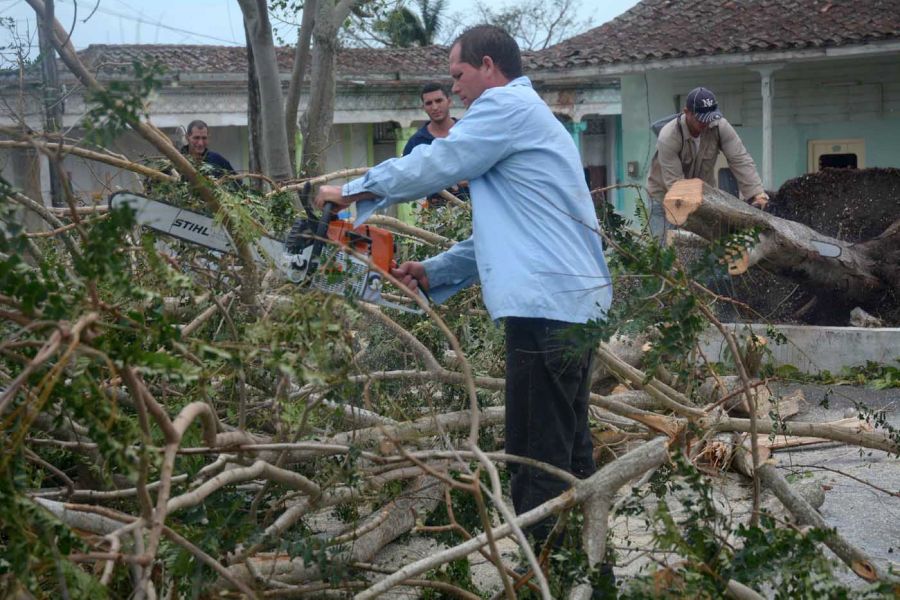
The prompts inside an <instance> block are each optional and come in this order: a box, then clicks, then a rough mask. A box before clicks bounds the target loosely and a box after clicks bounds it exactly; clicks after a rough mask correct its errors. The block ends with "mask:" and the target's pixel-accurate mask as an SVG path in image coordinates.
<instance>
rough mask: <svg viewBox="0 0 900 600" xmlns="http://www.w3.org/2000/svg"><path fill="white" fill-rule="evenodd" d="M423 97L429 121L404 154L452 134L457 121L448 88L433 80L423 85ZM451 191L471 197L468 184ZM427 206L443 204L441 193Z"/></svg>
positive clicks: (432, 206)
mask: <svg viewBox="0 0 900 600" xmlns="http://www.w3.org/2000/svg"><path fill="white" fill-rule="evenodd" d="M419 96H420V97H421V98H422V108H423V109H425V113H426V114H427V115H428V119H429V121H428V122H427V123H425V124H424V125H422V127H421V128H420V129H419V130H418V131H417V132H415V133H414V134H413V136H412V137H411V138H409V141H408V142H406V146H404V148H403V156H406V155H407V154H409V153H410V152H412V151H413V148H415V147H416V146H419V145H421V144H430V143H431V142H433V141H434V140H435V138H445V137H447V136H448V135H450V128H451V127H453V125H454V124H455V123H456V119H454V118H453V117H451V116H450V106H451V105H452V104H453V101H452V100H451V99H450V95H449V94H448V93H447V89H446V88H445V87H444V86H443V85H441V84H440V83H437V82H435V81H431V82H429V83H426V84H425V85H423V86H422V91H421V92H419ZM450 192H451V193H453V194H456V195H457V196H461V197H462V198H463V199H464V200H468V199H469V188H468V187H467V186H454V187H452V188H450ZM426 202H427V204H426V208H434V207H438V206H442V205H443V204H444V202H445V200H444V199H443V198H441V196H440V195H439V194H432V195H431V196H429V197H428V198H427V201H426Z"/></svg>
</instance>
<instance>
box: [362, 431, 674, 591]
mask: <svg viewBox="0 0 900 600" xmlns="http://www.w3.org/2000/svg"><path fill="white" fill-rule="evenodd" d="M667 458H668V443H667V440H666V439H664V438H657V439H655V440H653V441H650V442H647V443H646V444H643V445H642V446H640V447H639V448H637V449H635V450H632V451H631V452H629V453H628V454H625V455H624V456H622V457H621V458H619V459H617V460H616V461H614V462H612V463H610V464H608V465H606V466H604V467H603V468H602V469H600V470H599V471H597V472H596V473H594V474H593V475H591V476H590V477H589V478H587V479H584V480H582V481H579V482H578V484H577V485H575V486H574V487H573V488H571V489H569V490H568V491H566V492H564V493H563V494H561V495H559V496H557V497H556V498H553V499H551V500H548V501H547V502H545V503H543V504H541V505H540V506H537V507H535V508H533V509H531V510H529V511H528V512H526V513H523V514H521V515H518V516H517V517H516V519H515V523H516V525H518V526H519V527H527V526H529V525H533V524H535V523H537V522H539V521H541V520H543V519H544V518H546V517H547V516H548V515H551V514H553V513H557V512H560V511H562V510H565V509H567V508H571V507H573V506H576V505H578V504H580V503H582V502H584V501H585V500H587V498H589V497H590V496H592V495H593V494H596V493H598V492H599V491H600V490H614V489H618V488H620V487H622V486H623V485H625V484H626V483H628V482H629V481H631V480H632V479H634V478H635V477H637V476H639V475H641V474H642V473H644V472H646V471H648V470H650V469H655V468H656V467H658V466H659V465H661V464H662V463H663V462H665V460H666V459H667ZM510 533H512V526H511V525H510V524H509V523H506V524H503V525H501V526H499V527H495V528H494V529H493V530H492V531H491V534H492V535H493V536H494V537H495V538H497V539H499V538H501V537H506V536H508V535H509V534H510ZM486 543H487V534H485V533H482V534H481V535H479V536H477V537H474V538H472V539H471V540H468V541H466V542H464V543H462V544H459V545H457V546H454V547H452V548H449V549H448V550H445V551H442V552H439V553H437V554H434V555H432V556H428V557H425V558H423V559H420V560H418V561H416V562H414V563H410V564H408V565H406V566H404V567H402V568H401V569H398V570H397V571H396V572H394V573H393V574H392V575H389V576H387V577H385V578H384V579H382V580H381V581H378V582H377V583H375V584H374V585H372V586H371V587H370V588H368V589H367V590H365V591H363V592H361V593H360V594H357V595H356V596H354V599H355V600H370V599H372V598H375V597H377V596H378V595H380V594H383V593H384V592H386V591H387V590H389V589H391V588H393V587H394V586H397V585H399V584H400V582H402V581H403V580H405V579H408V578H410V577H415V576H416V575H419V574H421V573H424V572H426V571H428V570H430V569H433V568H435V567H438V566H440V565H442V564H444V563H447V562H450V561H451V560H455V559H457V558H462V557H463V556H467V555H468V554H471V553H472V552H474V551H476V550H477V549H478V548H481V547H482V546H484V545H485V544H486Z"/></svg>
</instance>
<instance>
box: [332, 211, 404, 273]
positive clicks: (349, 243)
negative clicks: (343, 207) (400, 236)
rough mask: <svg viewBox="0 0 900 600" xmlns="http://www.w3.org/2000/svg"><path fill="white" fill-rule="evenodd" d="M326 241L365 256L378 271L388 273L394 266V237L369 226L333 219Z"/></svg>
mask: <svg viewBox="0 0 900 600" xmlns="http://www.w3.org/2000/svg"><path fill="white" fill-rule="evenodd" d="M328 239H329V240H331V241H333V242H336V243H338V244H340V245H341V246H343V247H346V248H349V249H351V250H353V251H354V252H356V253H358V254H361V255H363V256H367V257H368V258H369V260H371V261H372V264H374V265H376V266H377V267H378V268H379V269H383V270H384V271H388V272H389V271H390V270H391V267H392V266H393V264H394V236H393V235H392V234H391V233H390V232H389V231H386V230H384V229H381V228H379V227H373V226H371V225H360V226H359V227H356V228H354V227H353V224H352V223H350V222H349V221H344V220H343V219H335V220H333V221H331V222H330V223H329V224H328Z"/></svg>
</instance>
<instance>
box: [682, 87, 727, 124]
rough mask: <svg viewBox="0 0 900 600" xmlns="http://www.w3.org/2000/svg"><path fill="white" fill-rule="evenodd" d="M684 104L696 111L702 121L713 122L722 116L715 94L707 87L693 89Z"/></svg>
mask: <svg viewBox="0 0 900 600" xmlns="http://www.w3.org/2000/svg"><path fill="white" fill-rule="evenodd" d="M684 105H685V107H687V109H688V110H689V111H691V112H692V113H694V116H695V117H697V120H698V121H700V122H701V123H712V122H713V121H718V120H719V119H721V118H722V113H721V112H720V111H719V104H718V103H717V102H716V96H715V94H713V93H712V92H711V91H709V90H708V89H706V88H705V87H698V88H694V89H692V90H691V93H690V94H688V96H687V101H686V102H685V103H684Z"/></svg>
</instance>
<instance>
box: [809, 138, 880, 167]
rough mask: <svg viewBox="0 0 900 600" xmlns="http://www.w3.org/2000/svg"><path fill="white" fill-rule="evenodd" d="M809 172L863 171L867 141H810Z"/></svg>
mask: <svg viewBox="0 0 900 600" xmlns="http://www.w3.org/2000/svg"><path fill="white" fill-rule="evenodd" d="M808 148H809V160H808V165H807V167H808V168H807V170H808V171H809V172H810V173H815V172H816V171H819V170H820V169H862V168H864V167H865V166H866V164H865V163H866V144H865V140H810V141H809V142H808Z"/></svg>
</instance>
